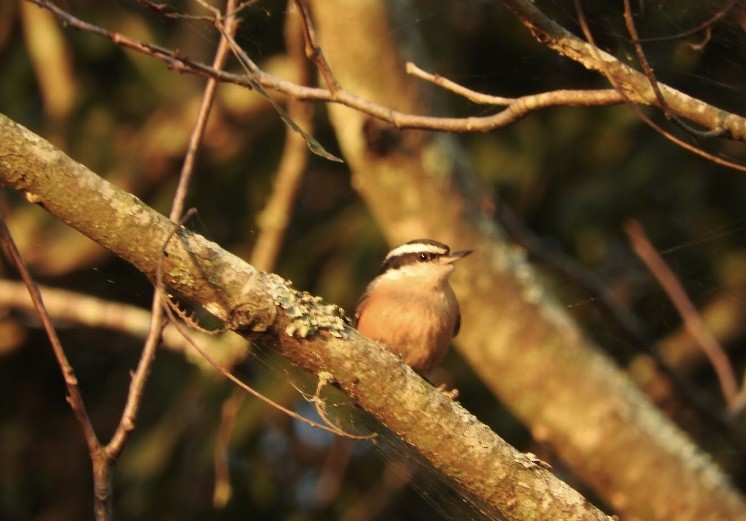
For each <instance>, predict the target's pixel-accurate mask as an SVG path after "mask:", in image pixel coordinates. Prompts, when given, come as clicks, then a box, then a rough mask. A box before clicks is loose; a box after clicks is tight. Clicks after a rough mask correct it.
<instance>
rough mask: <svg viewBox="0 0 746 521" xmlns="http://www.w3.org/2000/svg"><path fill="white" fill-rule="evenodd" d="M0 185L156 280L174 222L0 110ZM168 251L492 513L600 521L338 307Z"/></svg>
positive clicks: (195, 294) (209, 304) (225, 257)
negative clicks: (345, 318)
mask: <svg viewBox="0 0 746 521" xmlns="http://www.w3.org/2000/svg"><path fill="white" fill-rule="evenodd" d="M0 184H2V185H4V186H8V187H12V188H13V189H15V190H18V191H20V192H22V193H24V194H25V195H26V197H27V199H29V200H30V201H32V202H34V203H37V204H40V205H42V206H43V207H44V208H45V209H46V210H47V211H49V212H50V213H52V214H53V215H55V216H56V217H57V218H58V219H60V220H62V221H63V222H65V223H67V224H69V225H70V226H73V227H74V228H76V229H77V230H79V231H80V232H82V233H84V234H85V235H87V236H88V237H90V238H91V239H93V240H94V241H96V242H98V243H99V244H101V245H102V246H104V247H106V248H107V249H109V250H110V251H112V252H113V253H115V254H117V255H119V256H120V257H122V258H123V259H125V260H127V261H128V262H130V263H131V264H133V265H134V266H135V267H136V268H137V269H139V270H140V271H141V272H142V273H144V274H145V275H146V276H148V277H149V278H151V279H153V277H154V276H155V273H156V269H157V265H158V262H159V258H160V257H161V251H162V248H163V245H164V243H165V241H166V240H167V238H168V237H169V236H170V235H171V234H172V231H173V229H174V226H175V225H174V224H173V223H171V222H170V221H169V220H168V219H166V218H165V217H164V216H162V215H160V214H158V213H157V212H155V211H154V210H152V209H151V208H149V207H147V206H146V205H145V204H144V203H143V202H142V201H140V200H139V199H137V198H136V197H134V196H132V195H131V194H128V193H126V192H122V191H121V190H119V189H117V188H116V187H114V186H113V185H111V184H109V183H108V182H107V181H105V180H103V179H101V178H99V177H98V176H96V175H95V174H94V173H93V172H91V171H90V170H88V169H87V168H85V167H84V166H82V165H80V164H79V163H76V162H75V161H73V160H72V159H70V158H69V157H67V156H66V155H65V154H64V153H62V152H60V151H59V150H57V149H55V148H54V147H53V146H52V145H51V144H49V143H48V142H46V141H44V140H43V139H42V138H40V137H38V136H36V135H34V134H33V133H31V132H30V131H29V130H27V129H25V128H23V127H22V126H20V125H18V124H16V123H14V122H12V121H10V120H9V119H7V118H6V117H5V116H3V115H0ZM165 251H166V255H165V257H164V258H163V259H162V266H163V274H164V282H165V283H166V284H168V285H169V286H170V287H171V288H172V289H173V290H174V291H176V292H178V293H180V294H181V295H183V296H184V297H186V298H188V299H190V300H193V301H196V302H199V303H200V304H202V305H203V306H204V307H205V308H206V309H208V310H209V311H211V312H212V313H214V314H215V315H216V316H217V317H219V318H221V319H223V320H225V321H227V322H228V323H229V324H230V325H231V327H232V328H234V329H237V330H240V331H241V332H242V334H244V335H245V336H246V337H248V338H250V339H252V340H254V341H256V342H258V343H260V344H262V345H264V346H266V347H267V348H274V349H277V350H278V351H279V352H280V353H281V354H283V355H285V356H286V357H288V358H289V359H290V360H291V361H292V362H293V363H295V364H297V365H300V366H302V367H304V368H306V369H308V370H309V371H312V372H314V373H317V374H318V373H320V372H330V373H331V374H332V375H333V377H334V379H335V380H336V382H337V383H338V384H339V386H340V387H341V388H342V389H343V390H345V391H346V392H347V393H348V394H349V395H350V396H352V397H353V398H354V399H355V400H356V401H357V403H358V404H359V405H360V406H361V407H363V408H365V409H366V410H368V411H369V412H371V413H372V414H373V415H374V416H376V417H377V418H378V419H379V420H380V421H381V422H382V423H383V424H385V425H386V426H387V427H389V428H390V429H391V430H392V431H393V432H395V433H397V434H398V435H399V436H400V437H401V438H402V439H404V440H405V441H406V442H407V443H409V444H410V445H412V446H413V447H414V448H415V449H417V450H418V451H419V452H420V453H421V454H422V455H423V456H424V457H425V458H426V459H427V460H428V461H430V462H431V463H432V464H433V466H434V467H435V468H437V469H438V470H440V471H441V472H443V473H444V474H446V475H448V476H450V477H451V478H453V479H454V480H455V481H456V482H457V483H458V484H459V485H460V486H462V487H463V488H464V489H465V490H466V491H467V492H469V493H470V494H472V495H473V496H474V497H476V498H477V500H479V501H480V502H483V503H484V504H485V505H487V506H489V507H490V508H492V509H494V515H495V516H500V517H502V518H504V519H507V520H525V519H542V520H574V519H583V520H604V519H606V516H605V515H604V514H603V513H602V512H600V511H599V510H598V509H596V508H595V507H593V506H592V505H590V504H589V503H588V502H587V501H586V500H585V499H584V498H583V497H582V496H581V495H580V494H578V493H577V492H575V491H574V490H572V489H571V488H570V487H569V486H567V485H566V484H565V483H563V482H562V481H560V480H558V479H556V478H555V477H554V476H553V475H552V474H551V473H549V472H548V471H546V470H544V469H543V468H541V467H540V466H539V465H537V464H536V463H535V462H534V461H533V460H532V459H531V458H530V457H527V456H526V455H524V454H522V453H520V452H518V451H516V450H515V449H513V448H512V447H510V446H509V445H508V444H507V443H505V442H504V441H503V440H502V439H501V438H500V437H498V436H497V435H496V434H494V433H493V432H492V431H491V430H490V429H489V428H488V427H487V426H485V425H484V424H482V423H480V422H479V421H477V419H476V418H474V417H473V416H472V415H470V414H469V413H468V412H467V411H466V410H464V409H463V408H462V407H461V406H460V405H458V404H457V403H454V402H452V401H450V400H449V399H448V398H446V397H445V396H443V395H442V394H441V393H439V392H438V391H437V390H435V389H434V388H433V387H432V386H430V385H429V384H428V383H427V382H425V381H424V380H422V379H421V378H420V377H418V376H417V375H416V374H415V373H414V372H413V371H412V370H411V369H410V368H409V367H407V366H405V365H403V364H402V363H401V361H400V360H399V359H398V358H397V357H395V356H394V355H392V354H390V353H389V352H387V351H385V350H384V349H382V348H381V347H380V346H378V345H377V344H375V343H374V342H372V341H370V340H368V339H366V338H364V337H362V336H361V335H359V334H358V333H357V332H355V331H354V330H352V329H350V328H349V327H348V326H346V325H345V324H344V323H343V322H342V321H341V319H340V318H339V316H338V315H337V314H335V313H334V312H331V311H333V309H334V306H329V305H326V304H324V303H323V302H322V301H321V300H320V299H318V298H316V297H312V296H310V295H308V294H300V293H298V292H296V291H295V290H292V288H290V287H289V286H288V285H287V283H285V281H283V280H282V279H280V278H279V277H277V276H275V275H271V274H266V273H262V272H259V271H257V270H256V269H254V268H253V267H252V266H250V265H248V264H246V263H245V262H243V261H242V260H240V259H238V258H237V257H235V256H233V255H231V254H230V253H228V252H225V251H224V250H222V249H221V248H220V247H219V246H218V245H216V244H215V243H212V242H210V241H207V240H206V239H204V238H203V237H201V236H200V235H197V234H194V233H191V232H189V231H188V230H186V229H184V228H180V229H179V230H178V233H177V234H176V238H175V239H174V240H172V241H170V242H169V243H168V245H167V247H166V249H165ZM320 324H321V325H320ZM315 330H316V332H315V333H314V331H315ZM303 332H305V335H304V334H303ZM290 333H293V334H292V335H291V334H290ZM733 519H735V518H733Z"/></svg>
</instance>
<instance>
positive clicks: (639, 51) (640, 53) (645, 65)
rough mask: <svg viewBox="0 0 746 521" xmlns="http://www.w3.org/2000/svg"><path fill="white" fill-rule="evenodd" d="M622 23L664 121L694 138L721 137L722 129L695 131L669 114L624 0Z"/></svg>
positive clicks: (629, 9) (669, 110) (669, 111)
mask: <svg viewBox="0 0 746 521" xmlns="http://www.w3.org/2000/svg"><path fill="white" fill-rule="evenodd" d="M624 23H625V25H626V26H627V31H628V32H629V35H630V36H631V37H632V45H633V47H634V48H635V54H636V55H637V61H638V62H640V67H642V72H643V74H644V75H645V77H646V78H647V79H648V81H649V82H650V87H651V88H652V89H653V94H655V99H656V100H657V101H658V106H659V107H660V109H661V110H662V111H663V115H664V116H666V119H668V120H670V121H673V122H674V123H676V124H677V125H678V126H680V127H681V128H682V129H684V130H685V131H686V132H688V133H689V134H691V135H693V136H694V137H698V138H703V139H709V138H714V137H719V136H721V135H722V134H723V132H724V129H714V130H710V131H708V132H703V131H701V130H697V129H696V128H692V127H691V126H690V125H687V124H686V123H685V122H684V121H682V120H681V118H679V117H677V116H675V115H674V114H672V113H671V107H669V105H668V102H667V101H666V98H664V97H663V93H662V92H661V88H660V84H659V83H658V79H657V78H656V77H655V71H653V67H652V65H650V62H649V61H648V58H647V56H646V55H645V51H644V50H643V48H642V44H641V43H640V36H639V35H638V34H637V27H635V20H634V15H633V14H632V7H631V5H630V0H624Z"/></svg>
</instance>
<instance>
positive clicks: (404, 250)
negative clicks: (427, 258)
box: [385, 242, 448, 260]
mask: <svg viewBox="0 0 746 521" xmlns="http://www.w3.org/2000/svg"><path fill="white" fill-rule="evenodd" d="M446 251H448V250H446V249H444V248H441V247H439V246H435V245H434V244H423V243H417V242H416V243H414V244H402V245H401V246H397V247H396V248H394V249H393V250H391V251H390V252H389V254H388V255H386V259H385V260H389V259H392V258H394V257H398V256H399V255H406V254H408V253H437V254H438V255H443V254H444V253H446Z"/></svg>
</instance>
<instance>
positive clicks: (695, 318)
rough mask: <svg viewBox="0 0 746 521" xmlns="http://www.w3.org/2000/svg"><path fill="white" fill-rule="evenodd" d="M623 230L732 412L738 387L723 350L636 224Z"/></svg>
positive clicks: (679, 284)
mask: <svg viewBox="0 0 746 521" xmlns="http://www.w3.org/2000/svg"><path fill="white" fill-rule="evenodd" d="M624 230H625V232H626V233H627V236H628V237H629V240H630V243H631V245H632V249H633V250H634V251H635V253H636V254H637V256H638V257H640V259H641V260H642V261H643V262H644V263H645V265H646V266H647V267H648V269H649V270H650V272H651V273H652V274H653V276H654V277H655V278H656V279H657V280H658V283H659V284H660V285H661V287H662V288H663V289H664V291H665V292H666V294H667V295H668V298H669V299H671V302H672V303H673V305H674V306H675V307H676V310H677V311H678V312H679V315H681V318H682V320H683V322H684V327H685V328H686V330H687V331H689V334H690V335H692V337H693V338H695V339H696V340H697V342H698V343H699V345H700V347H701V348H702V351H703V352H704V353H705V355H706V356H707V358H708V359H709V360H710V363H711V364H712V367H713V369H714V370H715V373H716V374H717V377H718V381H719V382H720V389H721V391H722V393H723V397H724V398H725V403H726V404H727V405H728V408H729V409H732V407H733V405H734V403H735V400H736V398H737V396H738V384H737V383H736V376H735V373H734V372H733V367H732V366H731V364H730V361H729V360H728V356H727V355H726V354H725V351H724V350H723V348H722V347H721V346H720V344H719V343H718V341H717V340H716V339H715V337H713V336H712V333H710V331H709V330H708V329H707V326H705V324H704V322H703V321H702V318H701V317H700V316H699V313H698V312H697V310H696V308H695V307H694V304H692V302H691V300H690V299H689V297H688V296H687V294H686V291H685V290H684V288H683V286H682V285H681V283H680V282H679V280H678V279H677V278H676V275H674V273H673V272H672V271H671V269H670V268H669V267H668V266H667V265H666V263H665V262H664V261H663V259H662V258H661V256H660V255H658V252H656V251H655V248H653V246H652V244H650V241H649V240H648V238H647V236H646V234H645V231H644V230H643V228H642V226H641V225H640V223H638V222H637V221H629V222H628V223H627V224H626V226H625V227H624Z"/></svg>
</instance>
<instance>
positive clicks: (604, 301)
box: [496, 204, 746, 448]
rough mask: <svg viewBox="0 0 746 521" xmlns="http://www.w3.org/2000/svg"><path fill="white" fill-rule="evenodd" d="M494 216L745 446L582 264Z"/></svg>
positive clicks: (503, 216) (507, 218) (506, 213)
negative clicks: (599, 308)
mask: <svg viewBox="0 0 746 521" xmlns="http://www.w3.org/2000/svg"><path fill="white" fill-rule="evenodd" d="M496 217H497V219H498V220H499V221H500V224H501V225H502V226H503V227H504V228H505V230H506V231H507V232H508V234H510V236H511V237H512V238H513V239H514V240H515V241H516V242H518V243H519V244H520V245H521V246H523V247H524V248H526V251H527V252H528V253H529V255H531V257H532V258H534V259H536V260H537V261H539V262H541V263H543V264H544V265H545V266H546V267H547V268H548V269H550V270H552V271H554V272H556V273H558V274H559V275H560V276H562V277H563V278H565V279H568V280H572V281H573V282H574V283H575V284H577V285H578V286H579V287H580V289H581V290H582V291H584V292H585V293H586V294H587V295H588V296H589V297H590V298H592V299H594V300H596V301H597V302H598V303H599V304H600V305H601V309H602V310H605V311H606V312H607V313H608V315H609V316H610V318H611V320H613V321H614V322H615V323H616V324H617V325H618V326H619V327H620V328H621V330H622V331H623V332H624V333H625V335H626V338H627V340H628V341H629V342H631V343H632V344H633V345H634V346H636V347H637V348H638V349H640V350H642V351H643V352H645V353H647V355H648V356H650V358H651V359H652V360H653V363H655V365H656V366H657V367H658V369H659V370H660V371H661V373H662V374H663V376H664V377H666V378H667V379H668V381H670V382H671V383H672V384H673V387H674V389H675V390H677V391H678V392H679V393H680V394H681V396H682V397H683V398H684V400H685V401H686V403H688V404H689V405H690V406H691V407H692V408H694V409H695V410H696V411H697V412H698V413H699V414H700V415H702V417H703V418H706V419H707V420H708V421H710V422H711V423H712V424H713V425H716V426H717V427H718V428H719V429H720V430H721V431H722V432H724V433H725V434H726V435H727V436H728V438H729V439H730V440H731V442H732V443H733V444H734V445H737V446H738V447H739V448H744V447H746V445H745V444H744V442H743V440H742V439H741V437H740V436H739V434H738V433H737V432H736V430H735V429H734V428H733V424H732V422H731V421H730V418H729V417H727V416H726V415H724V414H722V411H721V409H719V408H718V407H715V406H713V405H714V404H713V403H712V402H711V401H710V400H707V399H705V397H703V396H701V394H700V393H699V392H698V391H697V389H696V388H695V387H694V386H693V385H691V382H690V381H688V380H687V379H686V378H685V377H684V376H682V375H681V374H680V373H679V372H677V371H676V369H675V368H673V367H672V366H671V364H670V363H669V362H667V361H666V359H665V357H664V355H663V354H662V353H661V350H660V349H659V347H658V345H657V344H656V342H655V341H654V340H653V338H652V336H651V335H650V333H649V332H648V331H647V329H646V327H645V325H644V324H643V323H642V321H640V319H639V318H638V317H637V316H636V315H635V314H633V313H632V312H631V311H629V310H628V309H627V308H626V307H624V306H623V305H621V304H620V303H619V302H617V300H616V299H615V298H614V296H613V295H612V294H611V293H610V292H609V291H608V289H607V288H606V287H605V286H604V284H603V282H602V281H601V280H599V278H598V277H597V276H596V275H595V274H594V273H592V272H589V271H588V270H587V269H586V268H585V267H584V266H583V265H582V264H580V263H579V262H577V261H576V260H575V259H573V258H571V257H569V256H567V255H565V254H563V253H562V252H561V251H552V250H550V249H549V248H546V247H545V246H544V245H543V244H542V243H541V241H540V239H539V238H538V237H536V236H535V235H534V234H533V232H531V230H529V229H528V228H527V227H526V226H525V224H523V223H522V222H521V220H520V219H519V218H518V216H516V215H515V214H514V213H513V212H512V210H510V208H509V207H508V206H507V205H505V204H500V205H499V211H498V212H497V214H496Z"/></svg>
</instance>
